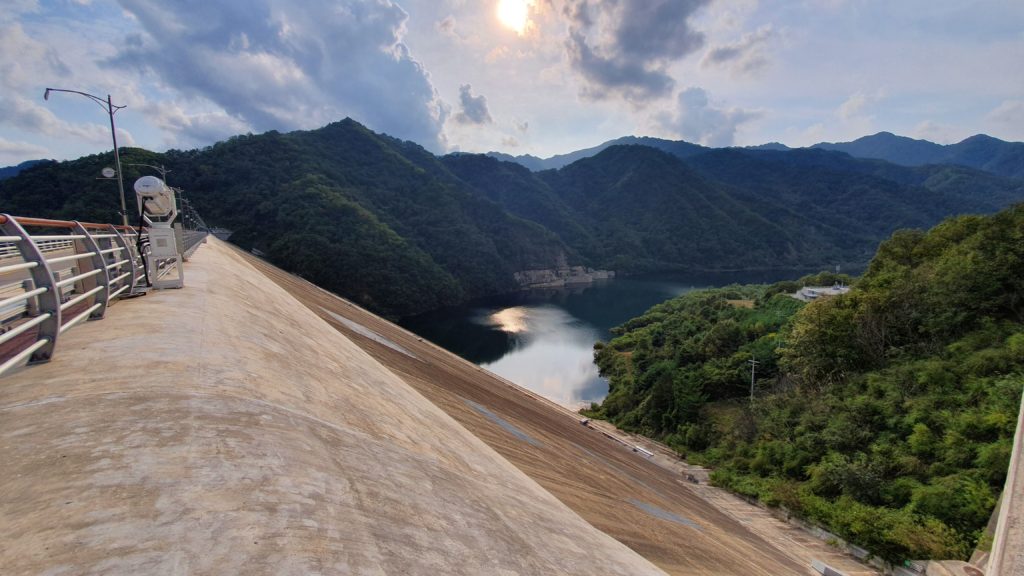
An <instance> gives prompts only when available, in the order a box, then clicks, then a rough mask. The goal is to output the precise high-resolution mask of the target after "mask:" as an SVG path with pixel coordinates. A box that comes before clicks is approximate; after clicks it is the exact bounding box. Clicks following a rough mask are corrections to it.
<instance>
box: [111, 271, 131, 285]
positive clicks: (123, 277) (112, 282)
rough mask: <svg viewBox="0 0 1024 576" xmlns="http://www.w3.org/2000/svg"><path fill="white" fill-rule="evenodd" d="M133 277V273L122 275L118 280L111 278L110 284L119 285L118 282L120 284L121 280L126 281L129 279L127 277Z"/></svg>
mask: <svg viewBox="0 0 1024 576" xmlns="http://www.w3.org/2000/svg"><path fill="white" fill-rule="evenodd" d="M131 275H132V273H131V272H125V273H124V274H121V275H120V276H118V277H117V278H111V280H110V283H111V284H117V283H118V282H120V281H121V280H124V279H125V278H127V277H129V276H131Z"/></svg>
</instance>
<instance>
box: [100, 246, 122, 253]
mask: <svg viewBox="0 0 1024 576" xmlns="http://www.w3.org/2000/svg"><path fill="white" fill-rule="evenodd" d="M121 250H124V248H121V247H120V246H118V247H116V248H107V249H106V250H100V254H113V253H114V252H120V251H121Z"/></svg>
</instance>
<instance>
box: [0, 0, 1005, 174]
mask: <svg viewBox="0 0 1024 576" xmlns="http://www.w3.org/2000/svg"><path fill="white" fill-rule="evenodd" d="M47 87H52V88H62V89H68V90H77V91H82V92H87V93H91V94H95V95H97V96H100V97H101V98H103V99H105V98H106V96H107V94H110V95H111V96H112V99H113V103H114V104H115V105H123V106H125V108H123V109H121V110H119V111H118V112H117V113H116V115H115V121H116V124H117V135H118V143H119V145H122V146H140V147H143V148H147V149H150V150H157V151H163V150H167V149H169V148H177V149H189V148H196V147H203V146H208V145H210V144H213V143H214V142H217V141H219V140H223V139H226V138H228V137H230V136H232V135H236V134H245V133H254V134H256V133H261V132H265V131H268V130H279V131H290V130H296V129H313V128H318V127H320V126H323V125H325V124H328V123H330V122H334V121H337V120H341V119H343V118H345V117H351V118H353V119H355V120H357V121H359V122H361V123H363V124H365V125H366V126H368V127H369V128H371V129H373V130H375V131H378V132H384V133H387V134H390V135H392V136H395V137H398V138H402V139H407V140H412V141H415V142H417V143H419V144H421V145H423V146H424V147H426V148H427V149H429V150H431V151H432V152H434V153H438V154H441V153H446V152H453V151H467V152H486V151H491V150H497V151H502V152H506V153H509V154H516V155H517V154H533V155H535V156H540V157H547V156H551V155H554V154H561V153H566V152H570V151H573V150H577V149H581V148H587V147H590V146H595V145H597V144H600V143H601V142H604V141H607V140H610V139H613V138H617V137H619V136H625V135H637V136H655V137H660V138H670V139H674V140H680V139H681V140H687V141H690V142H696V143H700V144H704V145H709V146H733V145H735V146H746V145H754V144H761V143H765V142H782V143H785V144H787V145H790V146H805V145H810V144H813V143H816V142H821V141H831V142H835V141H848V140H852V139H855V138H858V137H860V136H864V135H867V134H873V133H875V132H879V131H882V130H886V131H890V132H894V133H897V134H901V135H905V136H910V137H914V138H924V139H928V140H932V141H935V142H939V143H943V144H948V143H953V142H958V141H960V140H962V139H963V138H966V137H968V136H971V135H973V134H977V133H986V134H989V135H992V136H995V137H997V138H1002V139H1004V140H1013V141H1021V140H1024V2H1021V1H1020V0H1003V1H996V0H990V1H969V0H960V1H947V0H930V1H917V0H900V1H898V2H893V1H891V0H888V1H882V0H879V1H869V0H778V1H769V0H173V1H167V0H116V1H115V0H4V9H3V10H2V11H0V166H6V165H11V164H16V163H18V162H21V161H24V160H29V159H35V158H54V159H58V160H64V159H71V158H77V157H79V156H82V155H86V154H95V153H99V152H103V151H105V150H109V149H110V147H111V139H110V126H109V119H108V116H107V114H106V112H105V109H104V107H103V106H100V105H98V104H97V103H95V102H91V101H90V100H89V99H87V98H85V97H82V96H79V95H77V94H68V93H54V94H51V97H50V98H49V100H46V101H44V99H43V92H44V90H45V88H47Z"/></svg>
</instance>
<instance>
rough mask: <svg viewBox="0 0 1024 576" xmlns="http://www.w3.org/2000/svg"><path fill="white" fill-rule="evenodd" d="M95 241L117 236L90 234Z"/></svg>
mask: <svg viewBox="0 0 1024 576" xmlns="http://www.w3.org/2000/svg"><path fill="white" fill-rule="evenodd" d="M90 236H92V238H93V240H99V239H102V238H117V234H90Z"/></svg>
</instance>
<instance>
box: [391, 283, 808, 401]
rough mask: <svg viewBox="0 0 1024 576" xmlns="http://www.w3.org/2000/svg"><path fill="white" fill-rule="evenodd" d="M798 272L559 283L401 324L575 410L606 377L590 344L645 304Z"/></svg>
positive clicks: (596, 395)
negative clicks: (561, 285)
mask: <svg viewBox="0 0 1024 576" xmlns="http://www.w3.org/2000/svg"><path fill="white" fill-rule="evenodd" d="M806 273H807V272H802V271H770V272H736V273H720V274H699V275H698V274H658V275H646V276H633V277H629V278H619V279H614V280H607V281H602V282H600V283H597V284H592V285H587V286H577V287H569V288H563V289H557V290H553V289H545V290H529V291H524V292H517V293H513V294H507V295H502V296H497V297H493V298H488V299H485V300H480V301H476V302H472V303H470V304H467V305H464V306H458V307H454V308H446V309H442V310H437V311H434V312H430V313H428V314H423V315H420V316H414V317H411V318H406V319H405V320H403V321H402V322H401V325H402V326H404V327H405V328H407V329H409V330H412V331H413V332H415V333H416V334H418V335H420V336H422V337H424V338H426V339H428V340H430V341H431V342H434V343H435V344H437V345H439V346H441V347H443V348H445V349H447V350H449V351H451V352H454V353H455V354H458V355H459V356H461V357H463V358H465V359H466V360H469V361H470V362H473V363H475V364H478V365H480V366H482V367H484V368H486V369H487V370H490V371H491V372H494V373H495V374H498V375H499V376H502V377H504V378H507V379H508V380H511V381H513V382H515V383H516V384H519V385H521V386H525V387H526V388H529V389H531V390H533V391H534V392H537V393H539V394H542V395H543V396H545V397H547V398H549V399H551V400H553V401H555V402H558V403H559V404H562V405H564V406H569V407H571V408H578V407H579V406H581V405H584V404H589V403H590V402H599V401H600V400H602V399H603V398H604V397H605V396H606V395H607V394H608V382H607V381H605V379H604V378H601V377H600V376H599V375H598V373H597V366H595V365H594V363H593V347H594V343H595V342H597V341H598V340H602V341H608V340H609V339H610V338H611V333H610V332H609V331H610V330H611V329H612V328H613V327H615V326H618V325H620V324H622V323H623V322H625V321H626V320H629V319H630V318H633V317H636V316H639V315H641V314H643V313H644V312H645V311H647V310H648V309H649V308H650V307H651V306H654V305H655V304H658V303H661V302H664V301H665V300H668V299H670V298H674V297H675V296H679V295H680V294H683V293H685V292H689V291H690V290H694V289H699V288H707V287H712V286H725V285H728V284H734V283H741V284H753V283H762V282H777V281H779V280H787V279H796V278H799V277H800V276H802V275H804V274H806Z"/></svg>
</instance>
